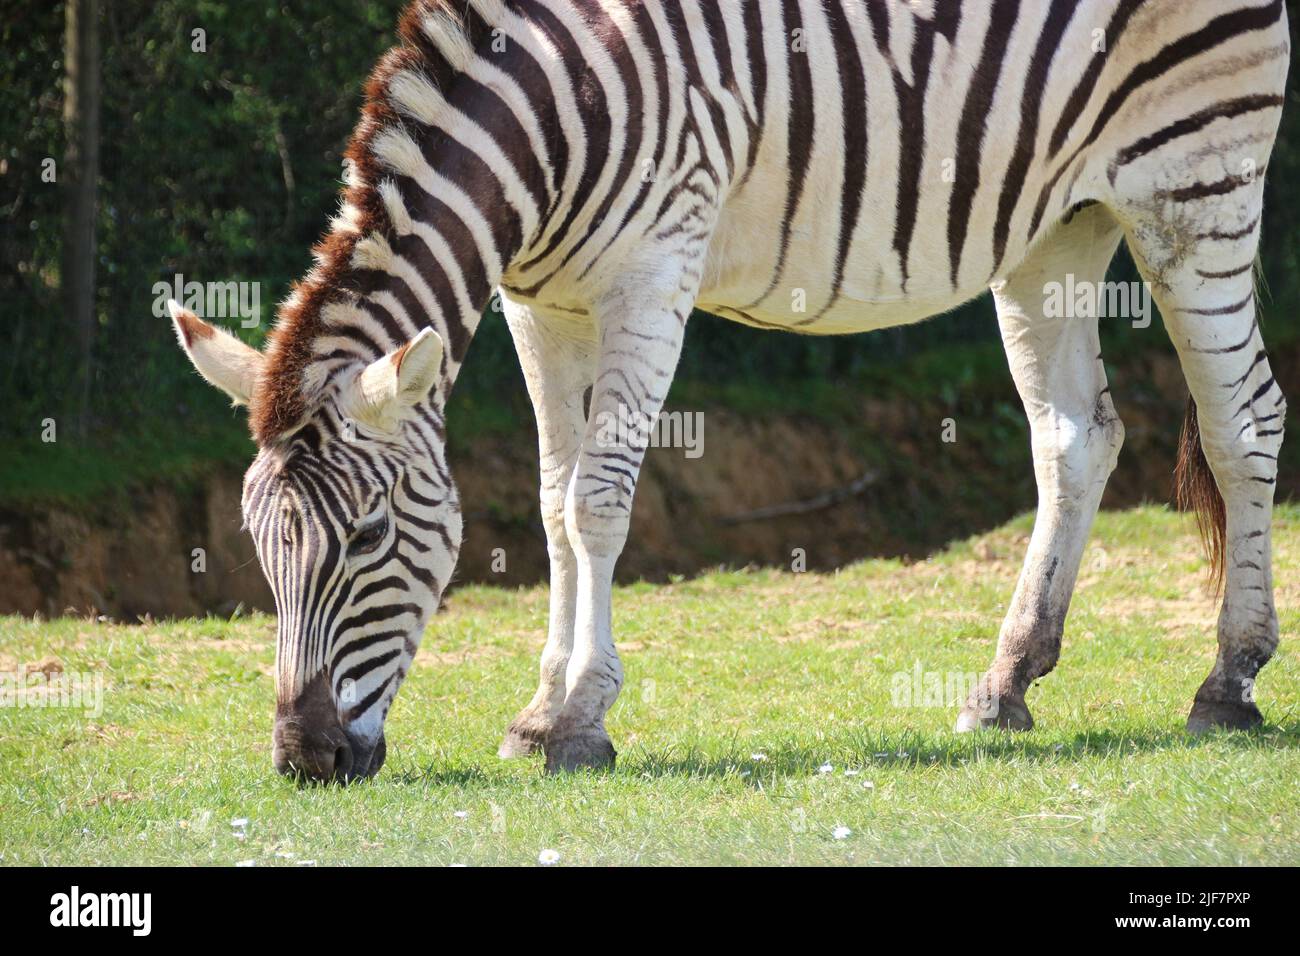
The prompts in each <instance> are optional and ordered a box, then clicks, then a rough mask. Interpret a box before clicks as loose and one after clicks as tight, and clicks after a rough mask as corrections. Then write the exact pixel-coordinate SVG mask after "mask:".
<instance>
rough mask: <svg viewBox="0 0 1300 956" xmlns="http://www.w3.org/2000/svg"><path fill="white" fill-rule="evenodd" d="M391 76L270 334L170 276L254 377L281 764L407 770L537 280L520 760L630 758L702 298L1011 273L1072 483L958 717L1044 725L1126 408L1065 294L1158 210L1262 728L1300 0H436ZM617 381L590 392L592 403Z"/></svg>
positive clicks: (750, 307) (893, 307) (1056, 490)
mask: <svg viewBox="0 0 1300 956" xmlns="http://www.w3.org/2000/svg"><path fill="white" fill-rule="evenodd" d="M400 35H401V43H400V45H399V46H398V47H396V48H395V49H393V50H391V51H389V52H388V53H387V54H386V55H385V56H384V57H383V58H382V60H381V61H380V63H379V64H378V66H377V67H376V69H375V71H374V73H373V75H372V76H371V78H370V81H369V84H368V86H367V89H366V93H367V97H366V103H365V107H364V112H363V115H362V118H361V121H360V123H359V125H358V126H357V129H356V133H355V135H354V137H353V139H352V142H351V145H350V147H349V148H348V151H347V163H346V168H347V172H346V182H347V186H346V190H345V191H344V193H343V196H342V205H341V211H340V212H339V214H338V216H337V218H335V219H334V220H333V222H332V224H331V228H330V230H329V232H328V234H327V235H326V236H325V238H324V239H323V240H322V241H321V243H320V244H319V245H318V246H317V248H316V250H315V256H316V266H315V268H313V269H312V270H311V272H310V273H309V274H308V275H307V276H306V278H305V279H304V280H303V281H302V282H301V283H300V284H298V285H297V286H296V287H295V290H294V291H293V293H292V294H291V295H290V297H289V298H288V300H287V301H286V302H284V303H283V305H282V307H281V309H280V314H279V319H278V322H277V325H276V328H275V330H274V332H273V333H272V334H271V336H270V341H269V343H268V345H267V348H266V350H265V352H262V353H259V352H258V351H256V350H254V349H251V348H249V347H247V346H245V345H243V344H241V343H240V342H239V341H238V340H236V339H235V338H233V337H232V336H230V335H229V334H227V333H225V332H224V331H221V330H219V329H216V328H214V327H212V326H210V325H208V324H206V323H205V322H203V321H202V320H201V319H199V318H198V317H197V316H196V315H194V314H192V313H190V312H188V311H185V310H183V309H181V308H180V307H179V306H176V305H175V304H173V306H172V315H173V319H174V322H175V325H176V330H177V334H178V337H179V339H180V342H181V345H182V346H183V347H184V349H185V351H186V352H187V353H188V354H189V357H190V359H191V360H192V361H193V363H194V365H195V366H196V367H197V369H198V370H199V372H200V373H201V374H202V375H203V376H204V377H205V378H207V379H208V380H209V381H210V382H212V383H213V384H214V385H216V386H218V387H219V388H221V389H223V390H225V391H226V392H227V393H229V394H230V395H231V396H233V397H234V399H235V400H236V401H237V402H243V403H246V404H247V405H248V406H249V409H250V418H251V430H252V433H253V436H254V438H255V439H256V442H257V444H258V446H259V450H258V453H257V457H256V460H255V461H254V462H253V465H252V467H251V468H250V470H249V472H248V475H247V479H246V482H245V489H244V496H243V508H244V513H245V518H246V521H247V525H248V527H249V528H250V529H251V531H252V534H253V537H254V539H255V541H256V546H257V553H258V556H259V558H260V560H261V563H262V567H263V569H264V570H265V572H266V575H267V578H268V579H269V581H270V583H271V587H272V589H273V591H274V593H275V598H276V606H277V609H278V613H279V635H278V651H277V663H276V695H277V711H276V724H275V735H274V745H275V747H274V753H275V764H276V766H277V767H278V768H279V769H280V770H282V771H285V772H291V773H298V774H303V775H305V776H308V777H311V778H318V779H321V778H324V779H329V778H338V779H349V778H352V777H357V776H363V775H367V774H373V773H374V772H376V771H377V770H378V768H379V766H380V764H381V763H382V761H383V757H384V737H383V724H384V719H385V717H386V715H387V713H388V709H389V706H390V704H391V702H392V700H393V697H394V694H395V693H396V691H397V688H398V685H399V684H400V683H401V681H402V679H403V677H404V676H405V674H406V672H407V670H408V668H409V667H410V665H411V661H412V658H413V656H414V654H415V651H416V646H417V644H418V642H419V640H420V636H421V633H422V631H423V629H424V626H425V624H426V622H427V621H428V619H429V617H430V615H431V614H432V613H433V611H434V610H435V608H436V607H437V604H438V601H439V598H440V595H441V594H442V591H443V589H444V587H445V586H446V585H447V582H448V579H449V577H450V576H451V573H452V568H453V566H454V563H455V560H456V555H457V550H458V547H459V544H460V540H461V518H460V509H459V504H458V501H457V496H456V491H455V488H454V486H453V484H452V479H451V474H450V472H449V470H448V467H447V462H446V456H445V438H446V431H445V422H444V409H445V406H446V402H447V397H448V394H449V392H450V390H451V388H452V385H453V383H454V382H455V380H456V377H457V375H458V374H459V372H460V368H461V363H462V361H463V360H464V358H465V354H466V349H467V348H468V346H469V343H470V340H471V339H472V338H473V335H474V330H475V327H476V326H477V325H478V322H479V316H480V313H481V312H482V311H483V310H484V309H485V308H486V307H487V306H488V305H489V303H490V302H491V301H492V300H493V298H494V290H497V289H499V290H500V295H501V299H500V304H501V307H502V308H503V310H504V313H505V317H506V321H507V323H508V324H509V327H510V331H511V333H512V335H513V337H514V341H515V344H516V346H517V350H518V354H519V361H520V364H521V365H522V367H523V372H524V376H525V379H526V381H527V386H528V391H529V394H530V397H531V399H532V402H533V405H534V407H535V410H536V415H537V424H538V433H539V446H540V461H541V511H542V519H543V522H544V524H545V529H546V535H547V540H548V544H549V553H550V563H551V601H550V621H549V633H548V638H547V641H546V646H545V649H544V651H543V652H542V658H541V681H540V686H539V687H538V689H537V693H536V695H535V696H534V697H533V698H532V700H531V702H529V703H528V704H527V706H525V707H524V708H523V710H522V711H521V712H520V714H519V715H518V717H517V718H516V719H515V720H514V722H513V723H511V724H510V727H509V729H508V731H507V732H506V736H505V740H504V742H503V743H502V744H501V751H500V752H501V754H502V756H514V755H518V754H524V753H529V752H531V751H534V750H536V749H538V748H539V747H540V748H542V749H543V750H544V752H545V756H546V765H547V768H548V769H550V770H556V769H568V768H575V767H580V766H605V765H609V764H611V763H612V761H613V760H614V748H613V746H612V745H611V743H610V739H609V736H608V735H607V733H606V731H605V725H604V719H605V713H606V711H607V710H608V709H609V707H610V706H611V704H613V702H614V699H615V697H616V696H617V694H618V692H619V688H620V686H621V685H622V683H623V669H622V666H621V665H620V663H619V658H618V654H617V653H616V651H615V647H614V639H613V635H612V633H611V628H610V589H611V582H612V579H613V574H614V564H615V561H616V559H617V558H618V556H619V552H620V551H621V550H622V548H623V544H624V541H625V539H626V536H627V530H628V520H629V514H630V510H631V506H632V498H633V491H634V488H635V484H636V480H637V474H638V471H639V469H640V466H641V462H642V456H643V453H644V451H645V445H646V435H645V434H644V432H641V433H637V432H635V431H634V432H632V433H630V434H627V433H625V432H620V438H619V440H618V441H617V442H610V441H607V440H604V439H602V438H600V437H599V436H600V435H601V431H600V429H601V427H602V426H601V424H600V423H601V422H608V421H611V420H615V419H618V418H620V417H621V418H626V419H629V420H632V421H642V422H644V421H653V420H654V418H655V416H656V415H657V414H658V412H659V410H660V408H661V406H662V403H663V401H664V396H665V394H666V393H667V391H668V386H669V383H670V381H671V379H672V375H673V370H674V367H675V365H676V363H677V359H678V353H679V350H680V348H681V344H682V337H683V332H684V329H685V325H686V321H687V317H688V316H689V315H690V314H691V311H692V309H693V308H695V307H699V308H702V309H704V310H707V311H709V312H713V313H715V314H717V315H720V316H725V317H728V318H731V319H734V320H736V321H739V322H743V323H746V324H749V325H752V326H758V327H761V328H764V329H784V330H792V331H796V332H803V333H812V334H833V333H847V332H861V331H865V330H870V329H877V328H883V327H886V326H892V325H899V324H903V323H909V322H915V321H918V320H920V319H922V318H924V317H926V316H929V315H933V314H935V313H939V312H943V311H945V310H947V309H950V308H952V307H954V306H956V305H958V304H959V303H962V302H964V301H966V300H968V299H971V298H972V297H974V296H975V295H977V294H979V293H980V292H981V290H983V289H985V288H988V287H991V288H992V290H993V294H994V298H995V301H996V305H997V313H998V321H999V326H1000V328H1001V332H1002V337H1003V340H1004V342H1005V345H1006V352H1007V357H1008V360H1009V362H1010V366H1011V371H1012V374H1013V376H1014V379H1015V382H1016V385H1017V387H1018V389H1019V391H1020V394H1021V395H1022V397H1023V399H1024V404H1025V408H1026V410H1027V413H1028V417H1029V421H1030V425H1031V434H1032V445H1033V456H1034V471H1035V476H1036V479H1037V485H1038V492H1039V504H1038V514H1037V520H1036V522H1035V525H1034V532H1033V535H1032V538H1031V539H1030V542H1029V548H1028V555H1027V557H1026V559H1025V565H1024V570H1023V573H1022V574H1021V577H1020V580H1019V583H1018V585H1017V586H1016V590H1015V595H1014V597H1013V599H1012V602H1011V605H1010V609H1009V611H1008V613H1007V616H1006V620H1005V623H1004V624H1003V626H1002V631H1001V636H1000V638H999V641H998V646H997V652H996V656H995V658H994V660H993V664H992V666H991V668H990V669H989V671H988V672H987V674H986V675H985V677H984V678H983V680H982V681H981V683H980V685H979V687H978V689H977V690H976V692H975V693H974V694H972V696H971V698H970V700H969V701H968V702H967V704H966V706H965V708H964V709H963V710H962V712H961V714H960V716H959V719H958V723H957V727H958V729H959V730H969V729H973V728H978V727H984V726H997V727H1004V728H1015V729H1026V728H1029V727H1030V726H1032V723H1033V721H1032V719H1031V717H1030V714H1029V710H1028V709H1027V708H1026V706H1025V699H1024V698H1025V692H1026V690H1027V689H1028V687H1029V685H1030V683H1031V682H1032V681H1034V680H1035V679H1036V678H1039V677H1041V676H1043V675H1044V674H1046V673H1047V672H1048V671H1050V670H1051V669H1052V667H1053V666H1054V665H1055V664H1056V661H1057V657H1058V654H1059V651H1060V645H1061V635H1062V629H1063V626H1064V619H1065V614H1066V609H1067V607H1068V605H1069V601H1070V595H1071V592H1072V590H1073V588H1074V583H1075V578H1076V576H1077V573H1078V569H1079V562H1080V558H1081V554H1082V551H1083V548H1084V544H1085V540H1086V538H1087V535H1088V532H1089V528H1090V526H1091V524H1092V521H1093V518H1094V515H1095V513H1096V510H1097V506H1098V502H1099V500H1100V498H1101V494H1102V489H1103V487H1104V484H1105V482H1106V478H1107V476H1108V474H1109V473H1110V471H1111V470H1112V468H1113V466H1114V464H1115V460H1116V456H1117V454H1118V452H1119V448H1120V443H1121V440H1122V437H1123V427H1122V425H1121V424H1120V421H1119V418H1118V417H1117V415H1116V413H1115V408H1114V406H1113V404H1112V402H1111V397H1110V390H1109V387H1108V386H1107V384H1106V377H1105V371H1104V368H1103V364H1102V360H1101V355H1100V348H1099V344H1098V323H1097V320H1096V319H1095V318H1088V317H1073V318H1061V317H1058V316H1056V315H1053V314H1051V310H1048V309H1046V308H1045V305H1044V302H1045V298H1046V296H1047V294H1048V293H1047V289H1048V288H1049V287H1050V286H1053V285H1055V284H1058V283H1066V282H1073V283H1074V285H1075V286H1076V287H1077V286H1079V285H1081V284H1090V283H1091V284H1095V283H1097V282H1099V281H1100V280H1101V279H1102V278H1103V276H1104V274H1105V271H1106V268H1107V264H1108V263H1109V262H1110V260H1111V258H1112V255H1113V253H1114V251H1115V249H1116V247H1117V245H1118V243H1119V241H1120V239H1121V238H1122V237H1123V238H1126V239H1127V241H1128V244H1129V247H1130V249H1131V250H1132V252H1133V254H1134V257H1135V259H1136V260H1137V262H1138V263H1139V266H1140V268H1141V270H1142V272H1143V275H1144V277H1145V279H1146V280H1147V282H1148V283H1149V284H1150V287H1151V288H1152V289H1153V290H1154V295H1155V298H1156V301H1157V304H1158V305H1159V307H1160V310H1161V312H1162V314H1163V316H1164V320H1165V324H1166V327H1167V329H1168V332H1169V334H1170V336H1171V337H1172V339H1173V341H1174V344H1175V346H1176V347H1177V350H1178V354H1179V357H1180V359H1181V362H1182V367H1183V370H1184V372H1185V374H1186V377H1187V381H1188V384H1189V386H1190V390H1191V394H1192V396H1193V398H1194V404H1191V405H1189V413H1188V421H1187V425H1186V427H1185V428H1184V440H1183V449H1182V460H1181V462H1180V472H1179V473H1180V482H1181V485H1180V486H1181V489H1182V493H1183V498H1184V499H1185V500H1186V501H1187V502H1189V503H1191V504H1192V505H1195V506H1196V507H1197V509H1198V513H1199V516H1200V517H1201V518H1202V520H1203V525H1202V526H1203V529H1204V530H1205V533H1206V535H1207V540H1208V543H1209V546H1210V548H1209V550H1210V554H1211V557H1212V560H1213V562H1214V565H1213V566H1214V567H1216V568H1221V569H1223V571H1224V572H1225V573H1226V593H1225V596H1224V601H1223V606H1222V611H1221V614H1220V618H1219V627H1218V641H1219V653H1218V659H1217V661H1216V662H1215V664H1214V669H1213V671H1212V673H1211V674H1210V675H1209V677H1208V678H1207V679H1206V681H1205V683H1204V684H1203V685H1202V686H1201V688H1200V690H1199V691H1198V693H1197V694H1196V699H1195V703H1194V705H1193V707H1192V709H1191V714H1190V716H1189V718H1188V727H1189V729H1191V730H1192V731H1200V730H1203V729H1206V728H1210V727H1218V726H1223V727H1247V726H1250V725H1253V724H1256V723H1258V722H1259V721H1260V720H1261V719H1262V718H1261V714H1260V712H1259V710H1258V709H1257V707H1256V705H1255V703H1254V701H1253V696H1252V693H1251V687H1252V682H1253V680H1254V678H1255V675H1256V673H1257V672H1258V671H1259V669H1260V668H1261V667H1262V666H1263V664H1264V663H1265V662H1266V661H1267V660H1268V659H1269V657H1270V656H1271V655H1272V653H1273V651H1274V649H1275V648H1276V646H1277V642H1278V623H1277V615H1276V613H1275V611H1274V607H1273V599H1272V580H1271V571H1270V544H1269V530H1270V520H1271V513H1272V497H1273V487H1274V481H1275V474H1276V458H1277V452H1278V449H1279V446H1280V444H1281V440H1282V418H1283V413H1284V409H1285V403H1284V401H1283V398H1282V395H1281V393H1280V391H1279V389H1278V385H1277V383H1276V381H1275V380H1274V379H1273V376H1272V374H1271V373H1270V371H1269V365H1268V361H1267V359H1266V357H1265V354H1264V348H1263V344H1262V341H1261V338H1260V331H1259V326H1258V322H1257V318H1256V310H1255V297H1254V293H1253V276H1252V266H1253V264H1254V262H1255V257H1256V250H1257V246H1258V240H1259V230H1260V214H1261V205H1262V193H1263V174H1264V171H1265V168H1266V166H1267V163H1268V159H1269V154H1270V151H1271V149H1272V144H1273V141H1274V137H1275V134H1276V130H1277V126H1278V122H1279V117H1280V107H1281V105H1282V96H1283V90H1284V84H1285V78H1286V71H1287V65H1288V61H1289V52H1290V50H1289V39H1288V36H1289V34H1288V27H1287V22H1286V14H1285V11H1284V7H1283V2H1282V0H1041V2H1039V0H1034V2H1030V0H987V2H983V0H964V2H963V0H910V2H903V0H719V2H713V0H417V2H414V3H411V4H410V5H409V7H408V8H407V10H406V11H405V13H404V15H403V17H402V19H401V25H400ZM588 389H591V394H590V401H589V406H587V405H586V404H585V403H584V393H586V391H587V390H588Z"/></svg>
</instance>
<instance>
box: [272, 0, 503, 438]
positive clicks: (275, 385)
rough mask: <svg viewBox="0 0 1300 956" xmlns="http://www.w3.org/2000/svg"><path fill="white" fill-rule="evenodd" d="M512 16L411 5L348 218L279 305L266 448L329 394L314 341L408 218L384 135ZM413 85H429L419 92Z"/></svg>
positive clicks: (475, 4) (371, 85) (475, 2)
mask: <svg viewBox="0 0 1300 956" xmlns="http://www.w3.org/2000/svg"><path fill="white" fill-rule="evenodd" d="M504 15H505V13H504V2H503V0H412V2H411V3H410V4H408V5H407V7H406V9H405V10H404V11H403V13H402V16H401V20H400V21H399V25H398V35H399V37H400V42H399V44H398V45H397V46H395V47H393V48H392V49H390V50H388V52H387V53H385V54H384V55H383V56H382V57H381V58H380V60H379V62H378V64H376V66H375V68H374V70H373V71H372V72H371V74H370V78H369V79H368V80H367V81H366V85H365V103H364V105H363V106H362V110H361V119H360V121H359V122H358V123H357V126H356V129H355V130H354V131H353V133H352V137H351V139H350V141H349V143H348V147H347V149H346V151H345V153H344V161H343V164H344V188H343V190H342V193H341V195H340V208H339V213H338V215H336V216H335V217H334V218H333V219H332V220H331V222H330V229H329V232H327V233H326V234H325V235H324V236H323V237H322V238H321V239H320V241H318V242H317V243H316V245H315V246H314V247H313V248H312V257H313V258H314V259H315V265H314V266H313V268H312V269H311V270H310V271H309V272H308V273H307V275H306V276H304V277H303V278H302V279H301V280H300V281H298V282H296V283H294V285H293V286H292V288H291V290H290V294H289V296H288V297H287V298H286V299H285V300H284V301H283V302H282V303H281V304H280V307H279V309H278V311H277V318H276V324H275V328H274V329H273V330H272V331H271V333H270V335H269V337H268V341H267V347H266V365H265V369H264V371H263V373H262V375H261V377H260V379H259V381H258V384H257V388H256V391H255V393H254V395H253V398H252V401H251V402H250V409H249V412H250V414H249V428H250V430H251V432H252V435H253V438H254V440H255V441H256V442H257V443H258V445H260V446H266V445H270V444H272V443H275V442H277V441H278V440H280V439H282V438H285V437H287V436H288V435H290V434H292V433H293V432H294V431H295V430H296V429H297V428H299V427H301V425H302V424H303V422H304V421H305V420H306V418H307V416H308V415H309V414H310V413H311V411H312V410H313V408H314V407H315V405H316V403H318V402H319V401H320V399H321V398H322V397H323V395H324V393H325V386H326V385H327V384H328V383H327V381H325V380H324V378H323V376H313V375H312V374H311V369H312V365H313V361H314V358H315V355H314V351H313V343H314V341H315V340H316V338H317V337H318V336H320V335H322V334H324V333H325V322H324V320H323V313H324V311H325V308H326V306H328V305H329V304H330V303H331V302H338V301H349V300H354V299H355V298H356V297H358V296H360V295H363V294H365V293H366V292H368V291H370V289H371V288H372V287H373V285H374V283H375V282H376V281H377V280H378V278H379V275H378V274H377V271H376V270H382V268H383V266H384V264H385V259H386V257H387V256H388V255H391V252H390V251H389V246H390V242H391V240H392V239H393V238H394V235H395V229H394V226H395V225H398V226H400V225H401V224H402V223H401V222H400V221H398V222H397V223H395V222H394V217H395V216H396V217H401V216H404V215H405V214H406V213H405V210H404V209H403V207H402V206H401V203H400V202H393V201H392V195H391V193H392V190H391V186H390V185H389V183H388V182H387V178H388V177H389V176H390V174H391V172H390V171H391V167H392V163H391V161H389V162H386V161H385V159H384V152H385V150H384V143H385V140H386V139H390V138H392V137H391V136H386V135H385V134H391V133H394V132H401V131H402V130H403V120H402V114H403V113H406V114H408V115H409V114H410V113H411V112H412V101H413V99H414V98H416V96H417V95H418V93H419V92H422V91H423V90H424V84H425V83H426V82H427V85H428V86H430V87H432V89H433V90H434V91H435V92H436V91H437V90H441V89H445V88H447V86H448V85H449V84H450V83H451V82H452V80H453V79H454V77H455V75H456V74H457V73H460V72H463V71H465V70H466V69H467V68H468V66H469V63H470V61H471V59H472V58H473V56H474V51H475V50H476V49H477V48H478V47H479V45H480V43H482V42H483V41H484V39H485V38H487V37H488V35H489V34H490V33H491V30H492V29H493V25H494V24H497V23H500V22H501V21H502V20H503V19H504ZM413 80H414V82H415V83H416V84H419V85H420V87H421V88H420V89H419V90H416V91H414V92H413V91H412V90H411V86H412V82H413ZM403 135H405V134H404V133H403ZM386 199H387V200H388V201H386Z"/></svg>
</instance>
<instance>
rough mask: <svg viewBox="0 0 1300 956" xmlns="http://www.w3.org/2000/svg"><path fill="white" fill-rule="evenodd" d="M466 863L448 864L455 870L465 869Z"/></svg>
mask: <svg viewBox="0 0 1300 956" xmlns="http://www.w3.org/2000/svg"><path fill="white" fill-rule="evenodd" d="M466 865H467V864H465V863H448V864H447V866H449V867H450V868H451V869H453V870H463V869H465V867H466Z"/></svg>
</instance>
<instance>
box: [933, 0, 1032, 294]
mask: <svg viewBox="0 0 1300 956" xmlns="http://www.w3.org/2000/svg"><path fill="white" fill-rule="evenodd" d="M1019 16H1020V0H993V12H992V14H991V15H990V19H989V29H988V33H986V34H985V36H984V52H983V53H982V54H981V55H980V60H979V64H978V65H977V66H976V67H975V75H974V76H972V77H971V84H970V88H969V89H968V90H967V91H966V105H965V106H964V107H963V108H962V113H961V121H960V123H959V124H958V127H957V166H956V171H955V174H956V177H957V179H956V182H955V183H954V184H953V192H952V200H951V201H950V202H949V204H948V266H949V278H950V280H951V282H952V287H953V289H956V288H957V272H958V269H959V267H960V266H961V253H962V248H963V247H964V246H965V244H966V232H967V230H968V229H969V227H970V216H971V208H972V207H973V206H974V204H975V193H976V192H977V191H978V190H979V187H980V158H981V154H982V153H983V149H984V133H985V119H986V117H987V116H988V115H989V109H990V107H991V106H992V104H993V96H994V94H995V93H996V92H997V87H998V80H999V79H1000V78H1001V76H1002V61H1003V60H1004V59H1005V58H1006V55H1007V46H1008V44H1010V42H1011V31H1012V30H1014V29H1015V26H1016V20H1017V18H1018V17H1019Z"/></svg>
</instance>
